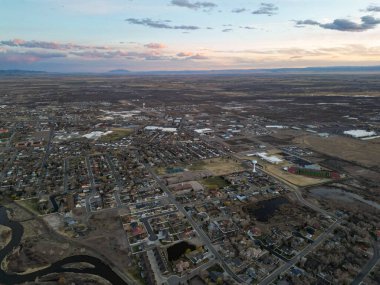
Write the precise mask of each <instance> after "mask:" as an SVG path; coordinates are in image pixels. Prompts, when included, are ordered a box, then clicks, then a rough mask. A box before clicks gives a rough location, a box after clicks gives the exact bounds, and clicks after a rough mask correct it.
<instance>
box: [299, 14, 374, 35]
mask: <svg viewBox="0 0 380 285" xmlns="http://www.w3.org/2000/svg"><path fill="white" fill-rule="evenodd" d="M360 19H361V23H355V22H353V21H350V20H347V19H336V20H334V21H333V22H331V23H325V24H323V23H320V22H317V21H314V20H302V21H295V25H296V27H299V28H302V27H304V26H307V25H309V26H319V27H321V28H323V29H328V30H336V31H341V32H364V31H367V30H371V29H374V28H376V26H377V25H379V24H380V19H376V18H374V17H372V16H363V17H361V18H360Z"/></svg>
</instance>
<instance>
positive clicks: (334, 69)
mask: <svg viewBox="0 0 380 285" xmlns="http://www.w3.org/2000/svg"><path fill="white" fill-rule="evenodd" d="M326 73H327V74H330V73H380V66H330V67H305V68H271V69H224V70H178V71H176V70H169V71H164V70H162V71H130V70H126V69H114V70H110V71H108V72H105V73H91V72H87V73H86V72H72V73H68V72H65V73H59V72H46V71H35V70H17V69H15V70H0V76H33V75H55V76H59V75H63V76H64V75H78V76H96V75H105V76H113V75H245V74H246V75H249V74H326Z"/></svg>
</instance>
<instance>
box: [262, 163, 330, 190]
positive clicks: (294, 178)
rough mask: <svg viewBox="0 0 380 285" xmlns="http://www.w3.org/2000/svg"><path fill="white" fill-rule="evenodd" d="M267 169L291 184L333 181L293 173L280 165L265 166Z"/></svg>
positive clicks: (303, 184)
mask: <svg viewBox="0 0 380 285" xmlns="http://www.w3.org/2000/svg"><path fill="white" fill-rule="evenodd" d="M265 170H266V171H267V172H269V173H270V174H271V175H273V176H275V177H276V178H278V179H281V180H282V181H284V182H285V183H286V184H288V185H291V186H299V187H305V186H312V185H318V184H322V183H326V182H330V181H331V180H330V179H316V178H312V177H307V176H303V175H295V174H291V173H288V172H286V171H284V170H282V169H280V167H279V166H278V165H267V166H266V167H265Z"/></svg>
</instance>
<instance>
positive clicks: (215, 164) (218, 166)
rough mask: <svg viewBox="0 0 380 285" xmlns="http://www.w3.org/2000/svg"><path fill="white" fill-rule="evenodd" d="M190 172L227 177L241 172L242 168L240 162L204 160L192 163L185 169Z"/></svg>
mask: <svg viewBox="0 0 380 285" xmlns="http://www.w3.org/2000/svg"><path fill="white" fill-rule="evenodd" d="M187 168H188V169H189V170H191V171H199V170H209V171H211V172H212V173H213V174H214V175H215V176H220V175H227V174H231V173H234V172H239V171H243V170H244V167H243V166H242V164H241V163H240V162H236V161H235V160H232V159H226V158H213V159H205V160H201V161H198V162H196V163H193V164H192V165H190V166H188V167H187Z"/></svg>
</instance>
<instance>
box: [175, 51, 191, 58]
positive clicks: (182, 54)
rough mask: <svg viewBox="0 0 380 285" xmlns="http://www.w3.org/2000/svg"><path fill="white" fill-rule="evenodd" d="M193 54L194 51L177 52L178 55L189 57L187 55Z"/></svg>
mask: <svg viewBox="0 0 380 285" xmlns="http://www.w3.org/2000/svg"><path fill="white" fill-rule="evenodd" d="M192 55H193V53H191V52H179V53H177V56H178V57H187V56H192Z"/></svg>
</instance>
